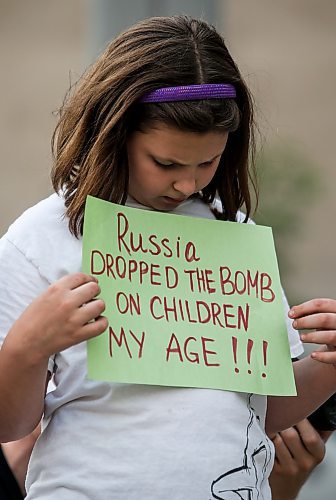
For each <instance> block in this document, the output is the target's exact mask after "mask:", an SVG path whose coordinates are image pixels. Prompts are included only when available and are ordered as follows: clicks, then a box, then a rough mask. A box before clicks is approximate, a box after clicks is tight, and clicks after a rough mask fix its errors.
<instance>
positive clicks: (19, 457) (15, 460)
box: [1, 426, 40, 495]
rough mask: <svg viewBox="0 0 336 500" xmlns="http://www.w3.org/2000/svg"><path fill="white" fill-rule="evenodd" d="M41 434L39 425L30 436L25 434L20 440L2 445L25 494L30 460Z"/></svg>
mask: <svg viewBox="0 0 336 500" xmlns="http://www.w3.org/2000/svg"><path fill="white" fill-rule="evenodd" d="M39 435H40V426H38V427H37V428H36V429H35V430H34V431H33V432H32V433H31V434H28V436H25V437H24V438H22V439H19V440H18V441H13V442H10V443H3V444H2V445H1V448H2V451H3V454H4V455H5V458H6V461H7V463H8V465H9V467H10V469H11V471H12V473H13V474H14V476H15V478H16V481H17V483H18V485H19V486H20V489H21V491H22V494H23V495H25V494H26V490H25V480H26V474H27V467H28V462H29V459H30V455H31V452H32V450H33V447H34V445H35V442H36V439H37V438H38V437H39Z"/></svg>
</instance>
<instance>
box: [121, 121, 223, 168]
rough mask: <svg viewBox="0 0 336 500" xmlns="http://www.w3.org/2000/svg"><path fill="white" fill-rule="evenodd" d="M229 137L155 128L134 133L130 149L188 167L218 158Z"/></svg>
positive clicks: (217, 133) (159, 125) (209, 133)
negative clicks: (190, 164) (194, 163)
mask: <svg viewBox="0 0 336 500" xmlns="http://www.w3.org/2000/svg"><path fill="white" fill-rule="evenodd" d="M227 137H228V133H227V132H225V131H220V132H219V131H211V132H204V133H198V132H188V131H185V130H180V129H178V128H177V127H171V126H167V125H164V124H156V125H155V126H150V127H147V128H145V129H144V130H143V131H137V132H135V133H134V134H133V135H132V137H131V138H130V145H131V147H133V148H136V149H138V150H139V152H140V151H143V152H144V153H146V152H147V153H148V154H151V155H153V156H158V157H160V158H169V159H174V160H176V161H180V162H181V163H186V162H187V163H188V162H192V161H193V160H194V159H197V161H198V162H200V161H208V160H209V159H212V158H214V157H215V156H218V155H219V154H221V153H222V152H223V150H224V148H225V145H226V141H227Z"/></svg>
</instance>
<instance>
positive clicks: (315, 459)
mask: <svg viewBox="0 0 336 500" xmlns="http://www.w3.org/2000/svg"><path fill="white" fill-rule="evenodd" d="M330 434H331V432H329V433H328V434H325V435H324V436H323V437H322V436H321V435H320V434H319V433H318V432H317V431H316V430H315V429H314V427H313V426H312V425H311V424H310V423H309V422H308V420H307V419H305V420H302V421H301V422H299V423H298V424H297V425H295V426H294V427H290V428H289V429H286V430H284V431H282V432H279V433H278V434H276V435H275V436H273V437H272V441H273V443H274V446H275V462H274V467H273V471H272V473H271V476H270V486H271V490H272V498H273V500H294V499H295V498H296V497H297V495H298V494H299V491H300V489H301V488H302V486H303V485H304V483H305V482H306V480H307V479H308V477H309V475H310V474H311V472H312V471H313V469H314V468H315V467H316V466H317V465H318V464H319V463H320V462H321V461H322V460H323V458H324V456H325V441H324V440H325V439H327V436H329V435H330Z"/></svg>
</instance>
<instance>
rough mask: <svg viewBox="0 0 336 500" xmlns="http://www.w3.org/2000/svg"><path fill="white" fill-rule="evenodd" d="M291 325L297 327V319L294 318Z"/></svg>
mask: <svg viewBox="0 0 336 500" xmlns="http://www.w3.org/2000/svg"><path fill="white" fill-rule="evenodd" d="M293 326H294V328H296V327H297V321H296V320H295V321H293Z"/></svg>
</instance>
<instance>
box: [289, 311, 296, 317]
mask: <svg viewBox="0 0 336 500" xmlns="http://www.w3.org/2000/svg"><path fill="white" fill-rule="evenodd" d="M288 316H289V317H290V318H294V316H295V315H294V309H290V310H289V311H288Z"/></svg>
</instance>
